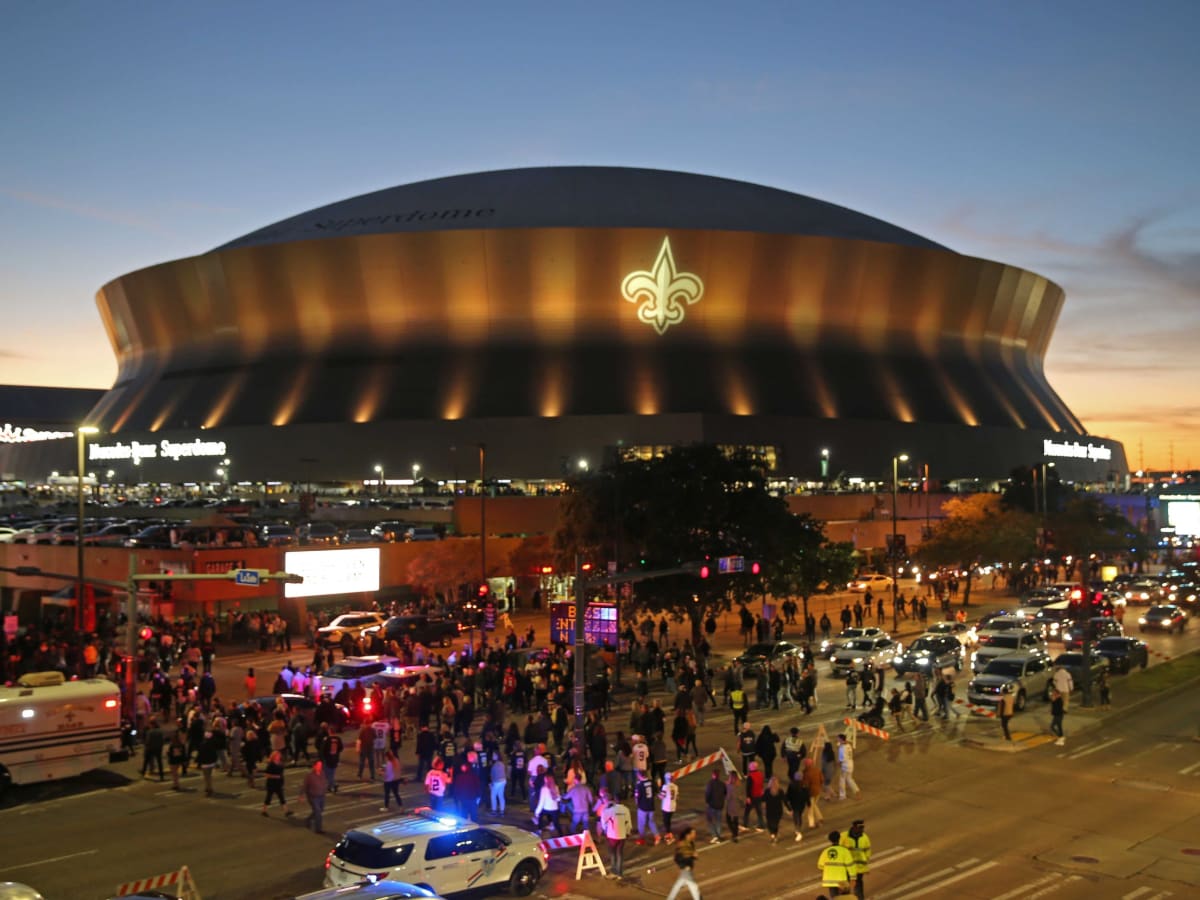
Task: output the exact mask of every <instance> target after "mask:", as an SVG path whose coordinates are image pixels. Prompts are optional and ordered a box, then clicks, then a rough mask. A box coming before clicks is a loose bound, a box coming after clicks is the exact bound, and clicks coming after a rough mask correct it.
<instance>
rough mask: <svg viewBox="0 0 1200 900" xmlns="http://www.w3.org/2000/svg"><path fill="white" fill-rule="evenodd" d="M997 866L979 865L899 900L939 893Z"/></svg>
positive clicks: (913, 899) (994, 864)
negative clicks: (949, 886)
mask: <svg viewBox="0 0 1200 900" xmlns="http://www.w3.org/2000/svg"><path fill="white" fill-rule="evenodd" d="M998 865H1000V864H999V863H997V862H985V863H981V864H980V865H978V866H975V867H974V868H973V869H967V870H966V871H965V872H959V873H958V874H957V875H955V876H954V877H953V878H947V879H945V880H944V881H939V882H938V883H937V884H931V885H929V886H927V887H923V888H921V889H920V890H916V891H913V892H912V893H908V894H902V895H900V900H916V898H917V897H924V896H925V895H926V894H930V893H932V892H934V891H940V890H942V889H943V888H944V887H946V886H947V885H950V884H954V883H955V882H958V881H962V880H963V879H964V878H970V877H971V876H973V875H978V874H979V873H980V872H986V871H987V870H988V869H991V868H994V867H996V866H998ZM909 887H911V885H905V886H904V887H903V888H901V890H907V889H908V888H909ZM884 896H886V895H884V894H880V895H879V897H880V900H882V898H883V897H884Z"/></svg>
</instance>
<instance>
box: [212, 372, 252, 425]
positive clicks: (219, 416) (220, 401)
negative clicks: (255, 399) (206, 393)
mask: <svg viewBox="0 0 1200 900" xmlns="http://www.w3.org/2000/svg"><path fill="white" fill-rule="evenodd" d="M249 377H250V373H249V372H248V371H246V370H245V369H242V370H241V371H240V372H238V373H237V374H236V375H234V376H233V377H232V378H230V379H229V382H228V384H226V385H225V388H224V389H223V390H222V391H221V395H220V397H218V398H217V402H216V403H214V404H213V407H212V409H211V410H210V411H209V414H208V417H207V418H206V419H205V420H204V427H205V428H216V427H218V426H219V425H220V424H221V423H222V422H223V421H224V420H225V414H226V413H227V412H229V405H230V404H231V403H233V401H234V400H236V399H237V397H238V395H239V394H240V393H241V392H242V388H243V387H245V385H246V379H247V378H249Z"/></svg>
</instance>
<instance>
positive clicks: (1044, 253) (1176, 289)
mask: <svg viewBox="0 0 1200 900" xmlns="http://www.w3.org/2000/svg"><path fill="white" fill-rule="evenodd" d="M1197 35H1200V3H1197V2H1195V0H1191V2H1187V0H1183V2H1166V0H1164V2H1149V3H1143V4H1131V3H1113V2H1053V3H1045V2H1040V3H1021V2H1007V3H961V2H958V3H940V2H927V3H919V2H918V3H872V2H864V3H848V4H824V3H822V4H818V3H800V2H796V3H754V2H739V3H736V4H734V3H727V4H718V3H695V2H692V3H645V2H641V3H621V2H609V3H602V4H599V3H581V2H579V3H577V2H555V3H520V2H510V3H482V2H480V3H403V2H390V3H377V2H346V3H320V4H318V3H306V2H288V3H284V2H238V3H219V2H210V3H151V2H138V3H128V2H112V0H106V2H78V3H76V2H45V3H30V2H16V0H13V2H8V3H5V4H2V5H0V84H3V85H4V87H3V92H2V93H0V102H2V103H3V109H2V115H0V137H2V139H0V315H2V316H3V323H4V326H3V328H0V383H9V384H50V385H78V386H94V387H107V386H108V385H109V384H111V383H112V380H113V378H114V376H115V372H116V367H115V364H114V361H113V355H112V351H111V349H110V347H109V344H108V341H107V338H106V336H105V334H104V330H103V328H102V326H101V324H100V318H99V315H98V313H97V311H96V307H95V301H94V295H95V292H96V290H97V289H98V288H99V287H100V286H101V285H102V284H104V283H105V282H106V281H108V280H110V279H112V278H114V277H116V276H118V275H121V274H123V273H126V272H129V271H131V270H133V269H137V268H141V267H144V266H148V265H152V264H154V263H158V262H163V261H166V260H170V259H176V258H179V257H184V256H192V255H195V254H197V253H201V252H204V251H206V250H209V249H211V248H213V247H215V246H217V245H219V244H222V243H224V242H226V241H228V240H230V239H232V238H234V237H235V236H237V235H239V234H242V233H244V232H248V231H251V230H254V229H256V228H258V227H261V226H263V225H265V224H267V223H269V222H272V221H274V220H276V219H279V218H282V217H285V216H288V215H291V214H294V213H297V212H301V211H303V210H305V209H308V208H311V207H314V206H318V205H321V204H325V203H329V202H332V201H335V200H338V199H341V198H344V197H348V196H351V195H354V194H359V193H364V192H367V191H372V190H377V189H380V188H384V187H389V186H391V185H395V184H402V183H405V182H410V181H416V180H420V179H425V178H430V177H436V176H442V175H450V174H456V173H460V172H471V171H480V170H486V169H496V168H508V167H517V166H536V165H574V164H599V165H628V166H646V167H656V168H666V169H679V170H684V171H692V172H700V173H704V174H713V175H721V176H725V177H729V178H736V179H742V180H746V181H753V182H758V183H762V184H767V185H771V186H773V187H779V188H783V189H786V190H791V191H795V192H797V193H801V194H807V195H810V196H814V197H819V198H821V199H824V200H828V201H831V202H834V203H838V204H842V205H844V206H848V207H851V208H853V209H856V210H860V211H862V212H865V213H868V214H871V215H874V216H878V217H880V218H883V219H885V220H888V221H890V222H893V223H895V224H897V225H899V226H902V227H904V228H907V229H910V230H912V231H916V232H918V233H920V234H923V235H925V236H927V237H929V238H931V239H933V240H935V241H938V242H939V243H942V244H945V245H947V246H949V247H951V248H953V249H955V250H958V251H960V252H962V253H966V254H970V255H974V256H982V257H986V258H990V259H998V260H1002V261H1004V262H1008V263H1012V264H1014V265H1019V266H1023V267H1025V268H1029V269H1032V270H1034V271H1036V272H1039V273H1041V274H1043V275H1046V276H1048V277H1050V278H1052V279H1053V280H1055V281H1057V282H1058V283H1059V284H1061V285H1063V287H1064V288H1065V289H1066V291H1067V301H1066V305H1065V307H1064V310H1063V314H1062V316H1061V318H1060V319H1059V323H1058V328H1057V331H1056V333H1055V337H1054V339H1053V341H1052V343H1051V346H1050V351H1049V353H1048V355H1047V360H1046V363H1047V365H1046V367H1047V373H1048V376H1049V378H1050V381H1051V384H1053V385H1054V387H1055V388H1056V389H1057V390H1058V391H1059V393H1060V394H1061V395H1062V396H1063V398H1064V399H1065V400H1066V402H1067V403H1068V405H1069V406H1070V407H1071V408H1072V409H1073V410H1074V411H1075V413H1076V414H1077V415H1078V416H1079V417H1080V418H1081V419H1082V420H1083V421H1084V423H1085V424H1086V425H1087V427H1088V428H1089V430H1090V431H1092V432H1094V433H1097V434H1102V435H1108V436H1111V437H1115V438H1117V439H1120V440H1122V441H1124V442H1125V445H1126V451H1127V453H1128V456H1129V462H1130V465H1131V467H1132V468H1137V467H1139V466H1141V465H1145V466H1146V467H1158V468H1165V467H1168V466H1170V465H1174V466H1175V467H1184V466H1189V467H1194V466H1200V408H1198V401H1197V399H1196V398H1197V396H1198V394H1197V391H1196V388H1195V383H1196V380H1197V375H1200V353H1198V352H1197V343H1198V339H1200V250H1198V248H1200V164H1198V162H1197V161H1198V160H1200V115H1197V112H1196V108H1197V96H1198V94H1200V90H1198V89H1200V53H1198V52H1197V51H1196V48H1195V41H1196V37H1197Z"/></svg>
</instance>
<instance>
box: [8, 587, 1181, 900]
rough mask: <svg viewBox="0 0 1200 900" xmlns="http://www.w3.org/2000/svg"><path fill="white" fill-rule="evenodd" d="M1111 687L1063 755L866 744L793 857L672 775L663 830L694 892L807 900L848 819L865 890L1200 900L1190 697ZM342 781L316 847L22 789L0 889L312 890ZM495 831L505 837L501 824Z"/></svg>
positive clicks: (941, 736)
mask: <svg viewBox="0 0 1200 900" xmlns="http://www.w3.org/2000/svg"><path fill="white" fill-rule="evenodd" d="M990 605H995V603H993V604H990ZM975 612H976V613H978V612H979V608H978V607H976V609H975ZM718 638H719V640H718V642H717V643H718V649H719V650H721V651H723V652H725V653H726V654H729V653H732V652H733V651H734V650H735V649H736V647H735V646H734V645H735V643H736V635H728V634H725V633H723V632H718ZM1150 642H1151V645H1152V646H1153V647H1154V648H1155V649H1157V650H1158V651H1159V653H1160V654H1161V655H1160V656H1159V657H1156V661H1157V660H1159V659H1161V658H1162V657H1163V656H1176V655H1179V654H1180V653H1182V652H1184V651H1186V650H1189V649H1194V648H1195V647H1196V646H1197V644H1200V634H1197V633H1196V632H1195V631H1193V632H1191V633H1189V634H1187V635H1184V636H1182V637H1166V636H1152V637H1150ZM294 655H295V656H298V657H300V658H303V655H302V654H300V653H299V652H297V653H296V654H294ZM254 659H255V662H256V665H257V667H258V668H259V669H260V670H261V672H260V685H262V684H263V682H264V681H265V680H267V678H273V674H274V670H272V669H270V668H268V666H267V665H266V664H267V663H268V662H270V663H272V664H276V665H277V660H278V657H275V656H269V657H255V658H254ZM245 663H246V660H245V659H240V658H232V659H230V658H228V657H226V658H224V659H222V661H221V663H220V665H221V666H227V667H228V672H227V673H225V672H222V671H221V670H220V669H219V670H218V679H219V682H220V683H221V684H222V685H223V686H224V685H225V684H229V685H230V686H231V687H232V686H234V685H238V684H239V683H240V678H241V674H242V671H241V670H242V668H243V666H244V664H245ZM268 673H270V674H268ZM1130 677H1131V678H1137V677H1139V675H1137V674H1135V675H1133V676H1130ZM227 679H235V680H227ZM1122 684H1123V677H1118V678H1115V679H1114V696H1115V703H1116V708H1115V709H1114V710H1113V712H1112V713H1109V714H1102V713H1100V712H1099V711H1084V710H1080V709H1073V710H1072V712H1071V713H1070V714H1069V715H1068V718H1067V732H1068V742H1067V745H1066V746H1065V747H1057V746H1054V745H1053V744H1050V743H1048V742H1046V741H1045V740H1044V732H1045V721H1046V716H1045V711H1044V709H1043V708H1042V707H1043V706H1044V704H1041V703H1033V704H1031V707H1030V710H1029V711H1028V712H1026V713H1024V714H1022V715H1021V716H1018V717H1017V719H1015V720H1014V730H1015V731H1017V732H1018V733H1019V735H1021V739H1020V740H1019V743H1018V750H1019V751H1024V752H1017V751H1010V750H1008V748H1007V747H1005V748H1004V751H1003V752H996V747H998V746H999V745H1000V742H999V741H998V740H997V737H998V726H997V725H996V724H995V722H994V720H990V719H982V718H976V717H970V716H965V717H963V718H962V719H960V720H956V721H953V722H951V723H948V724H936V723H935V724H932V725H927V726H921V727H920V728H919V729H917V730H916V731H909V732H906V733H903V734H901V733H894V734H893V735H892V737H891V740H889V741H886V742H884V741H880V740H879V739H877V738H872V737H867V736H862V737H860V738H859V740H858V766H857V771H856V778H857V779H858V781H859V783H860V785H861V786H862V789H863V797H862V799H861V800H858V801H846V802H844V803H832V804H826V808H825V817H826V823H825V826H823V827H820V828H818V829H817V831H816V833H812V834H806V835H805V837H804V839H803V841H802V842H801V843H800V844H796V843H794V842H793V841H792V832H791V828H790V826H789V825H785V826H784V828H783V830H782V832H781V842H780V843H779V844H778V845H774V846H773V845H771V844H770V843H769V842H768V840H767V838H766V835H764V834H750V835H748V836H746V837H745V838H744V839H743V840H742V841H740V842H739V844H738V845H736V846H734V845H732V844H729V843H725V844H721V845H710V844H708V843H706V841H707V837H708V834H707V832H706V831H705V830H704V828H703V815H702V812H701V811H702V806H703V803H702V794H701V792H702V789H703V784H704V778H705V775H704V774H703V773H697V774H696V775H693V776H690V777H689V778H685V779H683V780H682V781H681V782H680V784H681V803H680V812H678V813H677V814H676V823H677V824H682V823H683V822H685V821H694V822H696V823H697V824H698V825H699V826H700V830H701V835H702V841H701V854H700V856H699V860H698V864H697V876H698V880H699V882H700V885H701V887H702V889H703V891H704V896H705V897H706V898H708V900H720V898H739V900H744V898H757V897H763V898H768V897H771V898H774V897H778V898H785V897H796V898H801V897H816V896H817V895H818V894H819V893H820V890H819V887H818V885H817V882H816V877H817V874H816V873H817V870H816V864H815V859H816V855H817V853H818V852H819V850H820V848H821V846H822V845H823V844H824V843H825V841H824V838H823V837H822V833H823V832H825V831H827V830H828V829H829V828H831V827H845V826H847V825H848V824H849V821H850V820H851V819H852V818H857V817H862V818H865V819H866V821H867V830H868V834H869V835H870V836H871V838H872V841H873V843H874V846H875V854H876V864H875V865H874V867H873V871H872V874H871V875H870V876H869V880H868V896H871V897H876V898H891V900H915V898H917V897H947V898H949V897H955V898H985V897H987V898H1002V900H1018V898H1033V897H1049V898H1051V900H1073V898H1084V897H1088V898H1094V897H1101V898H1104V897H1113V898H1122V900H1153V898H1156V897H1157V898H1163V897H1168V896H1175V897H1186V896H1196V895H1197V894H1200V743H1197V742H1195V741H1194V738H1195V737H1196V735H1197V722H1198V721H1200V699H1198V698H1197V692H1196V690H1195V689H1193V690H1190V691H1187V692H1183V693H1180V694H1178V695H1176V696H1173V697H1171V698H1170V699H1167V700H1163V701H1160V702H1157V703H1153V704H1145V703H1144V701H1143V705H1141V706H1140V707H1138V708H1136V709H1132V710H1130V709H1125V710H1122V709H1121V706H1122V703H1123V702H1124V698H1123V694H1124V693H1125V692H1123V691H1122ZM267 688H268V689H269V684H268V685H267ZM961 693H963V692H962V691H960V694H961ZM843 694H844V690H843V688H842V686H841V685H840V684H838V683H835V682H832V681H824V682H822V686H821V705H820V706H819V708H818V710H817V712H816V713H815V714H814V715H813V716H811V717H807V718H806V717H804V716H803V714H797V711H796V710H791V709H787V708H785V709H783V710H780V711H778V712H776V711H763V712H758V713H756V714H755V715H754V716H753V717H752V721H753V722H754V723H755V724H756V725H760V724H762V723H763V722H770V723H771V725H772V727H773V728H775V730H777V731H782V732H786V730H787V728H789V727H790V726H791V725H793V724H796V725H798V726H799V727H800V728H801V729H802V734H803V735H804V736H805V738H806V739H811V736H812V735H813V734H815V731H816V728H817V725H818V723H821V724H824V725H825V726H826V728H827V730H828V732H829V733H830V734H836V733H837V730H839V728H840V725H841V721H842V717H843V715H844V710H843V705H844V703H843V702H842V697H843ZM624 718H625V716H624V715H623V714H621V715H616V714H614V718H613V719H612V720H610V729H611V730H613V731H615V730H617V729H618V728H623V726H624V722H623V721H622V720H623V719H624ZM935 722H936V720H935ZM731 737H732V728H731V720H730V717H729V714H728V713H727V712H724V711H722V712H720V713H718V714H717V715H715V716H710V719H709V723H708V724H707V725H706V726H705V727H704V728H703V729H701V732H700V746H701V748H702V749H704V750H708V749H712V748H715V747H717V746H720V745H721V744H722V742H724V741H728V740H729V738H731ZM727 746H728V748H729V749H730V750H732V744H731V743H730V744H728V745H727ZM406 749H408V748H406ZM354 768H355V766H354V761H353V756H352V754H348V758H347V759H346V761H345V762H344V763H343V765H342V767H341V770H342V778H341V781H342V784H343V788H342V790H341V791H340V792H339V793H338V794H337V795H336V796H331V797H330V798H329V802H328V808H327V811H326V829H327V831H328V833H329V834H328V835H327V836H324V837H322V836H319V835H314V834H311V833H310V832H308V831H306V830H305V829H304V828H303V827H302V825H301V820H302V818H303V815H304V814H305V812H306V810H305V808H304V807H303V806H302V805H295V806H294V808H295V809H296V811H297V813H298V815H297V817H296V818H295V819H292V820H285V819H283V817H282V816H281V815H280V814H279V813H278V811H277V810H278V807H276V808H274V810H273V811H272V816H271V818H270V819H264V818H262V817H261V816H260V815H259V808H260V803H261V795H260V791H258V790H256V791H250V790H249V789H248V788H247V786H246V784H245V782H244V781H243V780H241V779H231V778H227V777H225V776H223V775H219V776H218V777H217V788H218V795H217V796H216V797H213V798H205V797H204V795H203V793H202V791H200V790H198V789H197V788H198V782H199V779H198V778H196V777H195V776H191V777H189V778H188V779H187V781H186V782H185V787H186V788H187V789H186V790H185V791H184V792H182V793H176V792H174V791H171V790H170V789H169V787H168V786H167V785H164V784H160V783H159V782H157V781H153V782H151V781H142V780H139V779H136V778H135V777H134V776H135V773H136V769H137V764H136V763H134V762H130V763H123V764H117V765H114V766H112V767H110V768H109V769H106V770H103V771H101V772H98V773H95V774H93V775H89V776H86V777H85V778H81V779H75V780H72V781H68V782H62V783H58V784H50V785H45V786H41V787H39V788H37V789H33V790H26V789H22V790H18V791H17V792H15V793H14V795H13V797H11V798H10V799H9V800H8V801H7V802H6V804H5V807H4V808H3V809H0V833H2V834H4V835H5V841H4V847H5V851H4V853H3V854H2V855H0V880H15V881H23V882H26V883H29V884H32V885H34V886H36V887H38V888H39V889H40V890H41V891H42V892H43V894H45V896H46V897H48V898H50V900H57V898H64V900H90V898H103V897H108V896H111V895H112V894H113V893H114V892H115V888H116V886H117V885H118V884H119V883H121V882H124V881H128V880H132V879H134V878H140V877H147V876H151V875H155V874H159V873H163V872H166V871H169V870H172V869H175V868H178V867H179V866H180V865H183V864H187V865H188V866H189V867H190V869H191V871H192V872H193V874H194V876H195V878H196V880H197V883H198V885H199V887H200V890H201V892H202V894H203V896H204V897H205V898H206V900H212V898H236V900H241V898H245V900H250V898H256V900H272V898H284V897H292V896H294V895H295V894H296V893H300V892H302V891H305V890H314V889H316V888H318V887H320V884H321V880H322V877H323V861H324V858H325V854H326V853H327V852H328V850H329V849H330V847H331V846H332V843H333V841H334V839H336V836H337V835H338V834H340V833H341V832H342V831H344V830H346V829H347V828H349V827H351V826H354V825H359V824H363V823H367V822H372V821H376V820H378V819H380V818H383V817H384V815H383V813H382V812H381V811H380V809H379V806H380V796H379V795H380V793H381V790H380V788H378V786H376V785H371V784H368V783H359V782H357V781H355V780H354V779H353V778H352V777H351V776H353V775H354V774H355V773H354ZM777 768H778V769H782V764H781V763H779V764H777ZM300 775H301V770H289V776H288V784H287V791H288V794H289V796H294V794H295V793H296V792H297V791H298V788H299V779H300ZM402 793H403V795H404V797H405V802H406V805H408V806H410V807H411V806H413V805H416V804H418V803H420V802H423V797H422V795H421V792H419V791H418V790H417V789H416V788H415V787H414V786H412V785H405V786H404V789H403V790H402ZM484 821H488V819H487V817H484ZM509 821H511V822H513V823H516V824H521V822H520V819H519V817H518V816H517V815H516V814H511V813H510V817H509ZM1188 851H1195V852H1188ZM670 857H671V854H670V852H669V850H667V849H666V848H664V847H660V848H653V847H646V848H640V847H634V848H632V852H631V853H630V854H629V856H628V859H627V863H626V868H627V875H629V876H631V877H630V878H629V879H627V881H626V882H625V883H615V882H611V881H606V880H603V879H600V878H599V877H598V876H597V875H595V874H585V876H584V880H583V881H580V882H576V881H575V879H574V862H575V855H574V853H573V851H561V852H559V853H558V854H556V856H555V857H554V860H553V862H552V866H551V870H550V872H549V874H548V875H547V877H546V878H545V879H544V880H543V881H542V883H541V884H540V885H539V888H538V891H537V893H538V894H539V895H542V896H544V897H568V898H569V897H576V898H579V897H591V898H598V900H603V898H609V897H613V898H616V897H628V896H630V895H631V894H632V893H635V892H636V893H647V894H649V895H651V896H655V895H657V896H662V895H665V894H666V892H667V891H668V890H669V888H670V885H671V883H672V881H673V879H674V874H675V870H674V866H673V864H672V863H671V858H670Z"/></svg>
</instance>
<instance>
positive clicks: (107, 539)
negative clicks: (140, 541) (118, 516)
mask: <svg viewBox="0 0 1200 900" xmlns="http://www.w3.org/2000/svg"><path fill="white" fill-rule="evenodd" d="M140 528H141V523H140V522H115V523H112V524H109V525H105V526H104V527H103V528H101V529H99V530H98V531H91V532H84V535H83V543H84V545H85V546H89V545H90V546H98V547H123V546H125V542H126V541H127V540H129V539H130V538H131V537H133V536H134V535H135V534H137V532H138V531H139V530H140Z"/></svg>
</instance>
